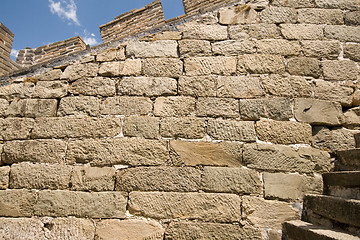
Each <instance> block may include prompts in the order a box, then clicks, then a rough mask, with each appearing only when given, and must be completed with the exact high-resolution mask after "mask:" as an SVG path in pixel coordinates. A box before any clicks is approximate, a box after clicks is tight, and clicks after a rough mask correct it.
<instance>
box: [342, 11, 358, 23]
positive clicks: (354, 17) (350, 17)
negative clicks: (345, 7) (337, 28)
mask: <svg viewBox="0 0 360 240" xmlns="http://www.w3.org/2000/svg"><path fill="white" fill-rule="evenodd" d="M345 24H347V25H354V26H359V25H360V11H354V12H347V13H345Z"/></svg>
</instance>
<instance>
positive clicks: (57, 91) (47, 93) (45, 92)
mask: <svg viewBox="0 0 360 240" xmlns="http://www.w3.org/2000/svg"><path fill="white" fill-rule="evenodd" d="M68 88H69V84H68V82H67V81H39V82H37V83H36V87H35V91H34V93H33V97H38V98H62V97H65V96H66V95H67V93H68Z"/></svg>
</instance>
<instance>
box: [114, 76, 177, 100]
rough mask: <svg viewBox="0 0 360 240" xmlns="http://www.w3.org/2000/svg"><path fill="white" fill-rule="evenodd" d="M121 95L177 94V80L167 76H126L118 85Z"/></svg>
mask: <svg viewBox="0 0 360 240" xmlns="http://www.w3.org/2000/svg"><path fill="white" fill-rule="evenodd" d="M117 92H118V94H119V95H128V96H163V95H167V96H168V95H176V94H177V81H176V79H174V78H166V77H157V78H156V77H124V78H122V79H121V80H120V81H119V83H118V85H117Z"/></svg>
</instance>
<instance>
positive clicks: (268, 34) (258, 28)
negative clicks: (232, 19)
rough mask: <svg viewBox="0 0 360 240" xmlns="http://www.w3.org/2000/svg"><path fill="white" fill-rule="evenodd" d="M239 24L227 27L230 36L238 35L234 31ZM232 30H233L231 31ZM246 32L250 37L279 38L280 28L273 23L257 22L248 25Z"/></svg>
mask: <svg viewBox="0 0 360 240" xmlns="http://www.w3.org/2000/svg"><path fill="white" fill-rule="evenodd" d="M237 27H239V26H233V27H230V28H229V34H230V38H233V37H236V36H237V35H239V34H240V33H239V32H236V28H237ZM233 31H235V32H234V33H233ZM248 34H249V36H250V37H251V38H256V39H269V38H281V33H280V28H279V27H278V26H277V25H275V24H267V23H259V24H251V25H249V29H248Z"/></svg>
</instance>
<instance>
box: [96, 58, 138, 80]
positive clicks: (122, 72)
mask: <svg viewBox="0 0 360 240" xmlns="http://www.w3.org/2000/svg"><path fill="white" fill-rule="evenodd" d="M140 73H141V60H139V59H126V60H125V61H120V62H104V63H102V64H101V65H100V69H99V74H100V75H101V76H104V77H116V76H131V75H139V74H140Z"/></svg>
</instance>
